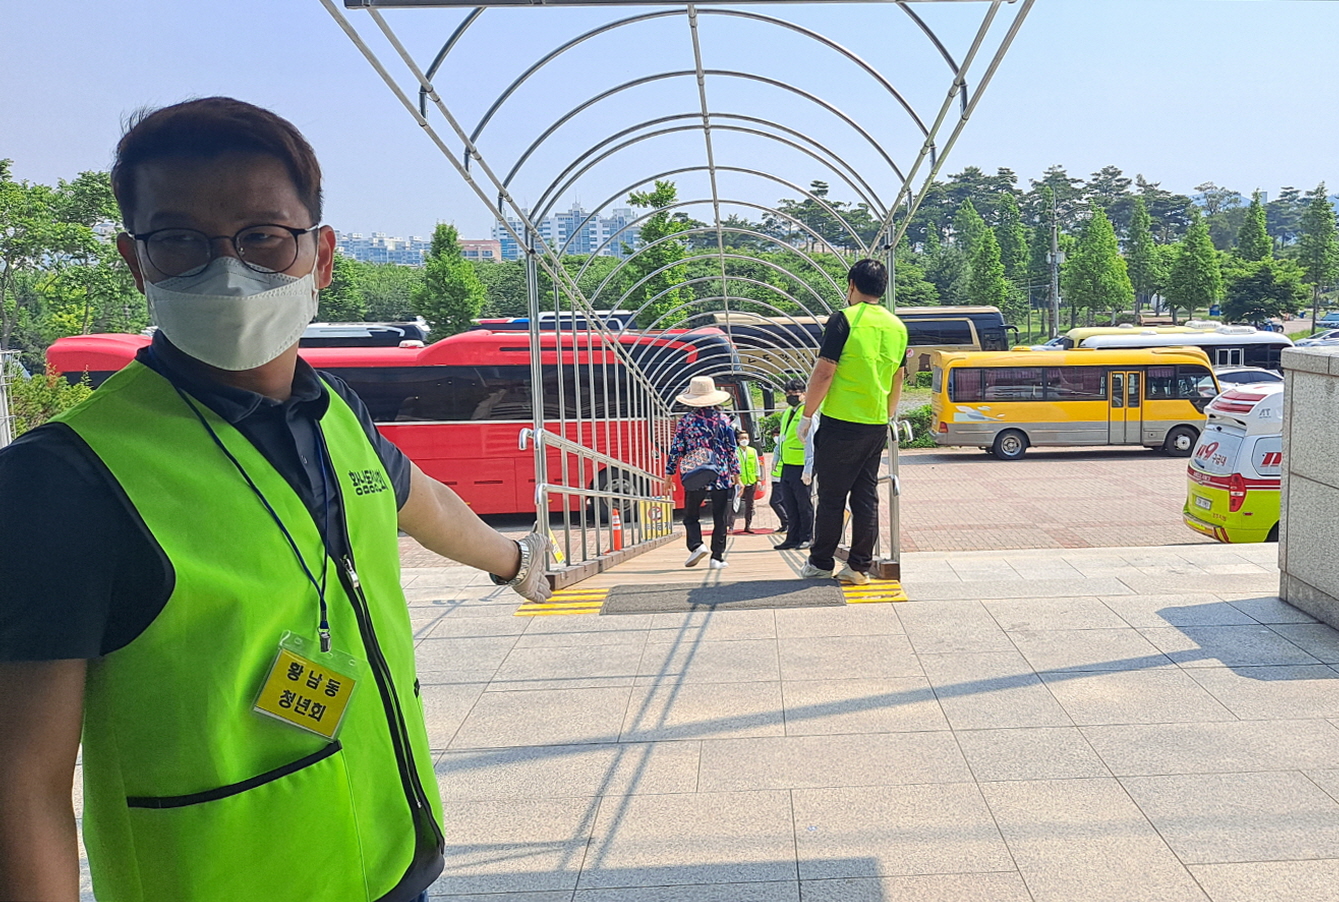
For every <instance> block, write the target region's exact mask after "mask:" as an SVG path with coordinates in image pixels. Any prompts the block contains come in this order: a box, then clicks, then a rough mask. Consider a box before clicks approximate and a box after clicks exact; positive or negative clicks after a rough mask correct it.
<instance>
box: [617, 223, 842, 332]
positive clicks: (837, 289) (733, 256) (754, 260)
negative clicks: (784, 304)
mask: <svg viewBox="0 0 1339 902" xmlns="http://www.w3.org/2000/svg"><path fill="white" fill-rule="evenodd" d="M729 230H730V231H737V232H741V233H744V234H749V235H759V234H760V233H757V232H752V231H750V230H748V229H734V228H730V229H729ZM714 231H716V230H715V228H714V227H711V226H703V227H702V228H700V229H694V230H691V232H695V233H697V234H707V233H710V232H714ZM686 233H687V232H675V233H674V234H672V235H666V236H664V237H663V238H657V239H656V240H655V241H653V242H651V245H656V244H661V243H663V242H667V241H673V240H674V239H675V238H676V237H678V236H681V235H683V234H686ZM651 245H648V246H651ZM722 256H724V258H725V259H727V260H747V261H749V262H752V263H759V264H762V265H763V266H766V267H768V268H769V269H773V270H775V271H777V272H779V273H781V274H782V275H784V276H786V277H787V278H790V279H794V280H795V281H796V282H799V283H800V284H802V285H805V286H806V287H808V288H809V289H810V293H811V294H813V295H814V297H816V298H817V299H818V300H819V302H820V303H823V304H824V307H825V309H827V310H828V312H831V308H829V307H827V304H826V302H824V301H823V296H822V295H821V294H819V293H818V290H817V289H815V288H814V287H813V286H811V285H809V283H808V282H805V281H804V279H802V278H801V277H800V276H799V275H797V274H796V273H793V272H791V271H790V270H788V269H786V268H785V267H784V266H781V265H780V264H778V263H773V262H772V261H770V260H764V259H762V258H761V257H750V256H749V255H747V254H728V253H727V254H724V255H722V254H719V253H711V254H690V255H689V256H686V257H681V258H680V259H678V260H675V261H673V262H671V263H667V264H665V265H664V266H661V267H659V268H657V269H654V270H652V271H651V272H649V273H646V274H645V275H644V276H643V277H642V278H641V279H638V280H637V282H636V283H635V284H634V285H633V286H632V287H631V288H630V289H628V291H626V292H624V293H623V296H622V297H620V298H619V303H620V304H621V303H622V302H623V301H624V300H625V299H626V298H627V297H628V295H629V294H630V293H631V292H633V291H635V290H637V289H638V288H640V287H641V286H642V285H644V284H646V282H648V281H649V280H651V279H653V278H655V277H656V276H658V275H660V274H661V273H662V272H665V271H667V270H670V269H673V268H674V267H676V266H682V265H684V264H687V263H696V262H698V261H700V260H715V259H719V258H721V257H722ZM801 256H802V257H804V259H805V260H809V261H810V262H812V259H811V258H809V257H807V256H805V255H803V254H801ZM629 259H631V258H629ZM626 263H627V261H626V260H625V261H624V264H625V265H624V266H616V267H615V268H614V269H611V270H610V271H609V273H608V274H607V275H606V276H605V277H604V279H603V280H601V282H600V284H599V286H598V287H596V289H595V292H594V293H593V294H592V295H591V297H594V298H598V297H599V296H600V295H601V294H602V293H603V292H604V287H605V286H606V285H608V284H609V282H610V280H611V279H613V278H614V277H615V276H616V275H618V274H619V273H620V272H621V271H622V270H623V269H625V268H626ZM813 265H814V269H815V271H817V272H818V273H820V274H821V275H823V276H824V278H826V279H827V280H828V284H830V285H831V286H832V288H833V291H834V292H835V293H836V294H838V295H840V294H841V293H842V291H841V288H840V286H839V285H838V284H837V282H836V280H835V279H833V278H832V274H831V273H829V272H828V271H827V270H825V269H823V268H822V267H821V266H819V265H818V264H817V263H814V264H813ZM801 306H803V305H801ZM614 309H618V307H617V305H615V308H614ZM805 309H806V312H808V310H807V308H805Z"/></svg>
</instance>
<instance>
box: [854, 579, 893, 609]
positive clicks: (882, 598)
mask: <svg viewBox="0 0 1339 902" xmlns="http://www.w3.org/2000/svg"><path fill="white" fill-rule="evenodd" d="M842 594H843V595H845V596H846V603H847V604H874V603H876V602H894V601H906V600H907V593H906V592H904V591H903V590H902V584H901V583H900V582H898V581H897V580H895V579H872V580H870V581H869V582H868V583H867V584H866V585H863V586H848V585H847V584H846V583H842Z"/></svg>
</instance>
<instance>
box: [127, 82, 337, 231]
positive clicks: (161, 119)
mask: <svg viewBox="0 0 1339 902" xmlns="http://www.w3.org/2000/svg"><path fill="white" fill-rule="evenodd" d="M226 153H251V154H259V155H262V156H267V157H273V158H274V159H276V160H278V161H279V162H281V163H283V164H284V168H285V169H287V170H288V175H289V177H290V178H291V179H292V180H293V187H294V188H295V189H297V193H298V198H299V199H300V200H301V201H302V204H303V206H305V207H306V208H307V212H309V213H310V214H311V215H312V220H313V222H316V223H319V222H320V221H321V166H320V164H319V163H317V161H316V152H315V151H313V150H312V148H311V145H310V144H308V143H307V139H306V138H304V137H302V132H300V131H298V129H297V126H295V125H293V123H291V122H289V121H288V120H287V119H284V118H283V117H282V116H279V115H277V114H275V113H272V112H270V111H269V110H267V109H264V108H262V107H258V106H256V105H255V104H251V103H246V102H245V101H242V100H234V99H233V98H231V97H202V98H200V99H198V100H187V101H184V102H182V103H177V104H173V105H172V106H165V107H162V108H161V109H157V110H140V111H139V112H138V113H135V114H134V115H133V116H131V117H130V121H129V122H128V128H127V129H126V133H125V134H124V135H122V136H121V140H120V142H119V143H118V144H117V145H116V160H115V162H114V163H113V164H112V192H113V193H114V194H115V195H116V202H117V203H118V204H119V205H120V207H121V221H122V222H123V223H124V224H125V227H126V228H127V229H133V228H134V226H132V225H131V220H132V219H133V218H134V215H135V208H134V204H135V174H136V170H137V169H138V168H139V167H140V166H143V165H144V164H146V163H152V162H157V161H158V160H169V159H187V160H208V159H212V158H214V157H219V156H222V155H223V154H226Z"/></svg>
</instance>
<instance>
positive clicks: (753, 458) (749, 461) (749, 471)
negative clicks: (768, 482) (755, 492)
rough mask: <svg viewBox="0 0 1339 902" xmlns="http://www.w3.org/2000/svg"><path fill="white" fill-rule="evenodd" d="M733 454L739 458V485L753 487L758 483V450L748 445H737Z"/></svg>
mask: <svg viewBox="0 0 1339 902" xmlns="http://www.w3.org/2000/svg"><path fill="white" fill-rule="evenodd" d="M735 454H736V455H737V456H738V457H739V484H740V485H754V484H755V483H757V481H758V449H757V448H755V447H753V446H752V445H749V446H747V447H745V446H744V445H738V446H736V447H735Z"/></svg>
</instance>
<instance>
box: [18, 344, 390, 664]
mask: <svg viewBox="0 0 1339 902" xmlns="http://www.w3.org/2000/svg"><path fill="white" fill-rule="evenodd" d="M138 359H139V361H140V362H141V363H143V364H145V365H146V366H148V367H150V368H151V369H153V370H154V371H155V372H157V373H159V374H161V375H162V376H164V377H165V378H167V379H168V380H169V381H171V382H172V383H173V384H174V385H175V386H177V387H178V388H180V389H181V390H182V391H184V392H186V393H187V394H189V395H190V396H191V397H192V398H194V399H195V400H197V401H198V402H200V403H202V404H204V405H206V406H208V407H209V408H210V409H211V410H212V411H214V412H215V413H216V414H218V415H219V416H220V417H221V418H223V419H224V420H225V421H226V422H228V423H230V424H231V425H233V426H234V427H235V428H236V429H237V430H238V431H239V432H241V433H242V435H244V436H245V437H246V438H247V439H249V440H250V441H251V443H252V444H253V445H255V446H256V448H257V449H258V450H259V451H260V453H261V454H262V455H263V456H264V457H265V459H266V460H268V461H269V462H270V463H271V464H272V465H273V466H274V468H275V469H276V470H278V471H279V473H281V474H282V475H283V477H284V478H285V479H286V480H287V481H288V483H289V484H290V485H291V486H292V487H293V489H294V491H296V492H297V494H298V496H299V497H300V498H301V499H302V501H303V503H304V504H305V505H306V506H307V509H308V510H309V511H310V512H311V515H312V518H313V519H314V520H315V522H316V524H317V526H318V528H319V529H320V530H321V532H322V534H323V535H325V536H326V537H327V542H328V544H329V546H330V548H331V550H332V552H333V553H335V554H336V555H338V554H340V553H342V552H343V551H345V550H346V549H345V548H344V547H343V545H344V529H343V528H342V527H343V516H344V515H343V511H342V509H341V508H340V503H339V494H338V493H337V492H333V491H332V492H327V491H326V480H325V478H324V477H323V474H322V465H321V456H320V454H319V453H318V451H317V449H318V440H317V432H316V421H317V420H318V419H319V418H320V417H321V415H322V414H324V413H325V411H326V409H327V407H328V406H329V404H330V395H329V392H328V390H327V388H326V385H325V383H323V382H322V379H321V378H320V377H318V376H317V374H316V371H315V370H313V369H312V368H311V367H310V366H309V365H308V364H307V363H306V362H304V361H302V360H299V361H298V365H297V371H296V373H295V374H294V377H293V393H292V395H291V396H290V397H289V398H288V400H286V401H282V402H281V401H275V400H274V399H272V398H267V397H265V396H263V395H259V394H256V393H255V392H250V391H245V390H242V389H237V388H232V387H229V386H225V385H219V384H218V383H215V382H210V381H207V380H204V379H201V378H199V377H198V376H196V375H195V373H194V368H193V367H191V366H190V360H189V358H186V357H185V355H183V354H182V353H181V352H180V351H178V350H177V349H176V348H175V347H173V346H172V345H171V343H169V342H168V341H167V340H166V338H165V337H163V335H162V333H158V334H157V335H156V336H155V337H154V340H153V342H152V343H151V344H150V345H149V346H148V347H147V348H145V349H144V350H142V351H141V352H140V354H139V358H138ZM321 376H322V377H323V378H324V379H325V382H328V383H329V384H330V387H331V388H333V389H334V390H335V391H336V392H337V393H338V394H339V396H340V397H341V398H343V399H344V400H345V401H346V402H347V403H348V405H349V406H350V407H351V408H352V409H353V412H354V413H355V414H356V415H357V417H358V420H359V422H360V423H362V426H363V430H364V431H365V432H366V433H367V437H368V440H369V441H371V442H372V445H373V447H374V448H375V449H376V451H377V455H378V456H379V457H380V458H381V461H382V463H383V464H384V465H385V467H386V472H387V474H388V475H389V476H390V479H391V484H392V487H393V488H394V490H395V499H396V503H397V505H398V506H403V505H404V503H405V500H406V499H407V498H408V497H409V474H410V463H409V459H408V458H406V457H405V455H404V453H403V452H402V451H400V449H399V448H397V447H395V445H393V444H391V443H390V442H389V441H387V440H386V439H385V438H384V437H383V436H382V435H381V433H379V432H378V431H377V429H376V427H375V426H374V425H373V423H372V418H371V416H370V415H369V414H368V412H367V408H366V407H365V406H364V405H363V402H362V401H361V400H360V399H359V398H358V396H357V395H356V394H354V393H353V391H352V389H350V388H349V387H348V386H347V385H346V384H345V383H344V382H343V381H342V380H341V379H339V378H338V377H336V376H332V375H330V374H329V373H323V374H321ZM238 478H239V479H240V478H241V477H240V476H239V477H238ZM332 478H333V477H332ZM275 528H276V529H278V527H277V526H276V527H275ZM295 566H296V565H295ZM173 585H174V575H173V573H172V568H171V565H170V564H169V563H168V560H167V556H166V555H165V554H164V553H163V550H162V549H161V548H160V547H159V545H158V543H157V542H156V541H155V540H154V538H153V536H152V535H151V534H150V533H149V531H148V529H147V528H146V527H145V525H144V523H143V521H142V520H141V519H140V517H139V514H138V513H137V512H136V511H135V509H134V507H133V505H131V503H130V499H129V498H127V497H126V494H125V492H124V491H123V490H122V489H121V486H120V485H119V484H118V483H117V482H116V480H115V479H114V478H112V475H111V473H110V471H108V469H107V467H106V465H104V464H103V463H102V461H101V460H100V459H99V458H98V457H97V455H96V454H94V453H93V451H92V449H91V448H89V447H88V445H87V444H85V443H84V441H83V439H81V438H80V437H79V436H78V434H76V433H75V432H74V430H72V429H70V428H69V427H68V426H66V425H64V424H63V423H48V424H46V425H44V426H40V427H38V428H37V429H34V430H32V431H31V432H29V433H27V434H25V435H23V436H20V437H19V438H18V439H17V440H16V441H15V442H14V443H13V444H11V445H9V446H8V447H7V448H4V449H3V450H0V661H46V660H60V659H67V658H94V657H98V656H100V655H105V654H108V653H110V652H113V651H115V650H116V649H118V648H122V647H124V646H125V645H127V644H129V643H130V642H131V641H132V640H133V639H135V637H137V636H138V635H139V634H140V633H142V632H143V631H144V629H145V628H146V627H148V625H149V624H150V623H152V622H153V619H154V618H155V617H157V616H158V613H159V611H161V610H162V609H163V606H164V605H165V604H166V603H167V600H168V598H169V597H171V595H172V590H173Z"/></svg>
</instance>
